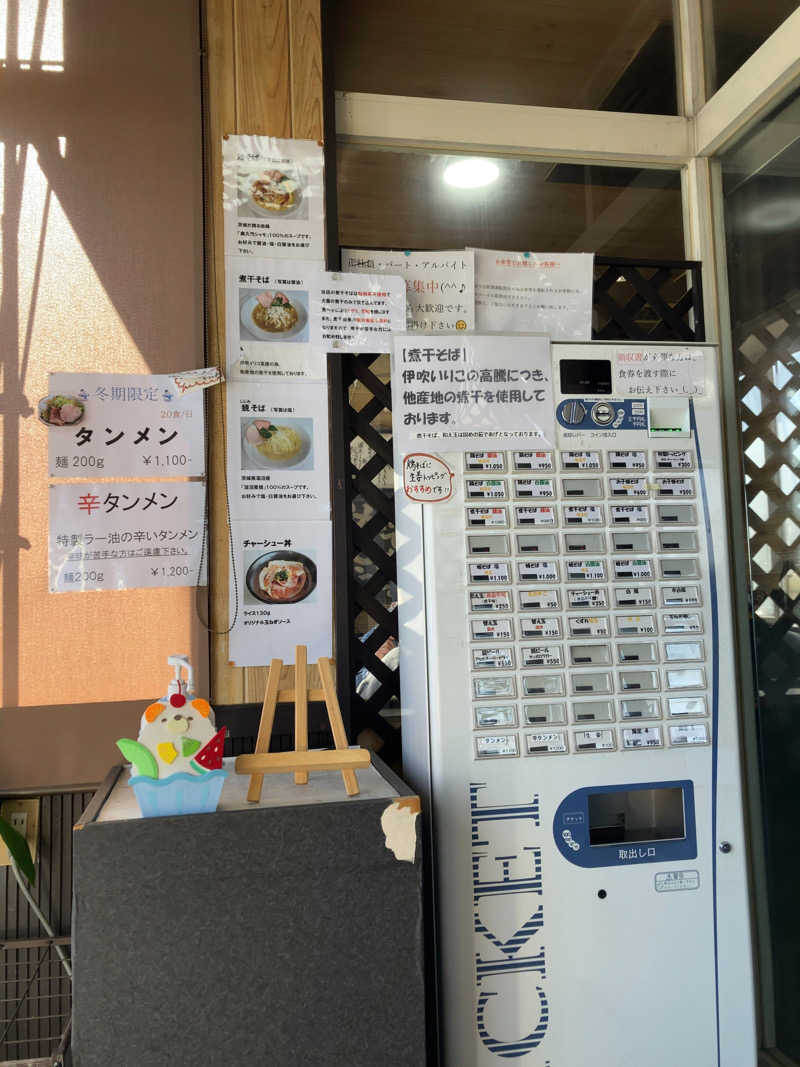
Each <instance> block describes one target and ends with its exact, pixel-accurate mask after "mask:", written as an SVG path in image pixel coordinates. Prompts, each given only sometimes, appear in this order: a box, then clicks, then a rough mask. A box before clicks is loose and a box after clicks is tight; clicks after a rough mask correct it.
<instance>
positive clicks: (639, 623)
mask: <svg viewBox="0 0 800 1067" xmlns="http://www.w3.org/2000/svg"><path fill="white" fill-rule="evenodd" d="M614 621H615V623H616V626H617V633H618V634H619V636H620V637H643V636H644V635H645V634H654V633H657V632H658V631H657V627H656V617H655V615H616V616H615V617H614Z"/></svg>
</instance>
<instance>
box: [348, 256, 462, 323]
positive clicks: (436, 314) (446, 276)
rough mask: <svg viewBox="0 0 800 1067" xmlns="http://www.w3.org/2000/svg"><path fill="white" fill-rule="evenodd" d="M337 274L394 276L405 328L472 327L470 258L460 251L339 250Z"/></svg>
mask: <svg viewBox="0 0 800 1067" xmlns="http://www.w3.org/2000/svg"><path fill="white" fill-rule="evenodd" d="M342 270H345V271H350V272H351V273H354V274H394V275H397V276H399V277H401V278H403V279H405V283H406V327H405V328H406V329H407V330H419V331H420V332H421V333H434V332H435V331H437V330H441V331H443V332H446V333H452V332H453V331H454V330H474V329H475V256H474V254H473V252H472V250H471V249H470V250H468V251H460V252H384V251H374V250H366V249H357V248H346V249H344V250H343V251H342Z"/></svg>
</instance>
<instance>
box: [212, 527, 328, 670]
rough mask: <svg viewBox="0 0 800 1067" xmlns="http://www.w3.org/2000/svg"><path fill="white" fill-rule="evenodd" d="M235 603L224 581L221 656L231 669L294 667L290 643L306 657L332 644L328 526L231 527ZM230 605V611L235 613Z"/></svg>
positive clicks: (312, 657)
mask: <svg viewBox="0 0 800 1067" xmlns="http://www.w3.org/2000/svg"><path fill="white" fill-rule="evenodd" d="M231 532H232V534H233V550H234V558H235V560H236V573H237V578H238V582H237V584H238V598H239V599H238V604H237V599H236V589H235V586H234V583H233V582H232V581H231V582H230V613H231V616H230V617H231V622H233V620H234V617H235V618H236V622H235V624H234V626H233V629H232V630H231V632H230V635H229V638H228V652H229V656H230V659H231V661H232V662H233V663H234V664H235V665H236V666H237V667H262V666H266V665H267V664H268V663H269V662H270V660H271V659H273V657H278V658H280V659H283V660H284V661H285V662H287V663H294V650H295V647H296V646H297V645H306V646H307V647H308V660H309V662H310V663H313V662H314V661H315V660H318V659H319V658H320V656H330V655H331V649H332V647H333V626H332V613H333V597H332V587H333V564H332V540H331V523H330V522H328V521H324V522H292V521H289V520H287V521H285V522H283V521H274V522H234V523H232V525H231ZM237 608H238V611H237Z"/></svg>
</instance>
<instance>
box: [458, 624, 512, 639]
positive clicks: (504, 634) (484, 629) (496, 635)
mask: <svg viewBox="0 0 800 1067" xmlns="http://www.w3.org/2000/svg"><path fill="white" fill-rule="evenodd" d="M469 625H470V631H471V632H472V640H473V641H513V640H514V624H513V622H512V621H511V619H470V624H469Z"/></svg>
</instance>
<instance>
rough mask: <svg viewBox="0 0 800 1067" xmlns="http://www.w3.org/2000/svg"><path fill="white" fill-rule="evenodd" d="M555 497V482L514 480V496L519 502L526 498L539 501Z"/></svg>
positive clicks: (548, 479)
mask: <svg viewBox="0 0 800 1067" xmlns="http://www.w3.org/2000/svg"><path fill="white" fill-rule="evenodd" d="M555 495H556V488H555V481H554V480H553V479H552V478H515V479H514V496H515V497H517V498H519V499H520V500H522V499H524V498H526V497H535V498H537V499H540V500H552V499H553V497H554V496H555Z"/></svg>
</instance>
